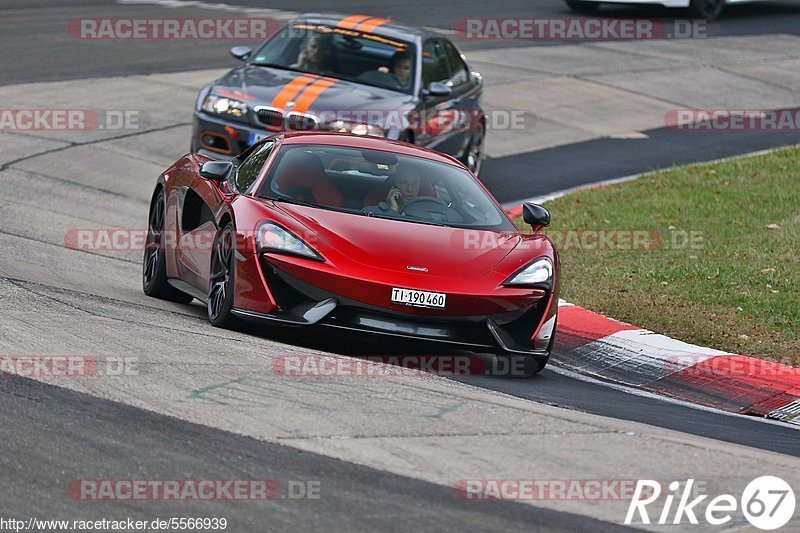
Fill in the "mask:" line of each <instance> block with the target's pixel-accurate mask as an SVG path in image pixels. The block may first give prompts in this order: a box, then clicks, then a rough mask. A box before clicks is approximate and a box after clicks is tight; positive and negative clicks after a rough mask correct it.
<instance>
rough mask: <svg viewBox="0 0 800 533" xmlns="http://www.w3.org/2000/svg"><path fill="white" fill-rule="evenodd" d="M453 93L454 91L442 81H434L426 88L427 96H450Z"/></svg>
mask: <svg viewBox="0 0 800 533" xmlns="http://www.w3.org/2000/svg"><path fill="white" fill-rule="evenodd" d="M452 92H453V89H451V88H450V87H448V86H447V85H445V84H444V83H442V82H440V81H432V82H430V83H429V84H428V86H427V87H426V88H425V95H426V96H450V93H452Z"/></svg>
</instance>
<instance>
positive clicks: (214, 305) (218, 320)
mask: <svg viewBox="0 0 800 533" xmlns="http://www.w3.org/2000/svg"><path fill="white" fill-rule="evenodd" d="M235 256H236V235H235V233H234V231H233V223H231V222H228V224H227V225H226V226H225V227H224V228H222V229H221V230H220V231H219V232H218V233H217V236H216V237H215V238H214V252H213V253H212V254H211V276H210V278H211V279H210V282H209V287H208V306H207V307H208V320H209V322H211V324H212V325H214V326H216V327H219V328H230V327H233V326H234V325H235V324H236V323H237V320H236V317H234V316H233V314H232V313H231V309H232V308H233V294H234V292H233V291H234V287H235V283H234V269H235V268H236V264H235V263H236V257H235Z"/></svg>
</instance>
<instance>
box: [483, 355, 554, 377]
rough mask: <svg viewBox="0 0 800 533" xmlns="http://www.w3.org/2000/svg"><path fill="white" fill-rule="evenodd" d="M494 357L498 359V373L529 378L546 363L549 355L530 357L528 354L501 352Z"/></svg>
mask: <svg viewBox="0 0 800 533" xmlns="http://www.w3.org/2000/svg"><path fill="white" fill-rule="evenodd" d="M495 357H497V359H498V365H497V368H498V369H500V373H499V374H498V375H501V376H504V377H514V378H529V377H531V376H535V375H536V374H538V373H539V372H541V371H542V370H544V367H545V366H546V365H547V361H548V360H549V359H550V356H549V355H547V356H546V357H531V356H529V355H522V354H515V353H506V352H502V353H499V354H497V355H496V356H495Z"/></svg>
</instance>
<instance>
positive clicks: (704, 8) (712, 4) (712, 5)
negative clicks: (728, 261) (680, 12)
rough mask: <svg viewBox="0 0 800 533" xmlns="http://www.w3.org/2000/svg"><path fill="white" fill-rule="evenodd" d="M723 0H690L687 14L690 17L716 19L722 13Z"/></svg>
mask: <svg viewBox="0 0 800 533" xmlns="http://www.w3.org/2000/svg"><path fill="white" fill-rule="evenodd" d="M724 8H725V0H692V3H691V4H690V5H689V15H690V16H691V17H692V18H698V19H705V20H716V19H718V18H719V16H720V15H722V10H723V9H724Z"/></svg>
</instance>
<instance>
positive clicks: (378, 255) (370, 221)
mask: <svg viewBox="0 0 800 533" xmlns="http://www.w3.org/2000/svg"><path fill="white" fill-rule="evenodd" d="M275 205H276V206H278V207H279V208H280V209H282V210H284V211H286V212H287V213H289V214H290V215H291V216H292V217H293V218H295V219H297V220H298V221H299V222H301V223H302V224H303V225H304V226H306V227H307V228H308V229H309V230H311V231H312V232H313V233H314V234H316V235H317V236H318V237H319V239H320V240H321V241H322V242H324V243H325V244H327V245H328V246H331V247H333V248H335V249H336V250H337V251H338V252H339V253H341V254H343V255H345V256H347V257H348V258H349V259H352V260H354V261H357V262H359V263H361V264H364V265H367V266H371V267H376V268H381V269H386V270H392V271H397V272H405V273H408V272H414V271H419V272H420V273H422V274H424V275H429V276H445V277H449V278H456V279H469V278H477V277H480V276H483V275H484V274H486V273H488V272H489V271H490V270H492V268H493V267H494V266H495V265H497V264H498V263H499V262H500V261H502V260H503V258H504V257H505V256H506V255H508V254H509V253H510V252H511V250H513V249H514V247H515V246H516V245H517V244H518V243H519V241H520V237H519V236H518V235H515V234H512V233H501V232H494V231H477V230H464V229H457V228H447V227H441V226H433V225H429V224H418V223H413V222H402V221H397V220H388V219H383V218H376V217H367V216H361V215H354V214H349V213H341V212H338V211H329V210H326V209H318V208H313V207H306V206H301V205H294V204H288V203H284V202H275ZM409 267H416V268H409ZM422 268H426V269H427V272H425V271H421V270H417V269H422Z"/></svg>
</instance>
